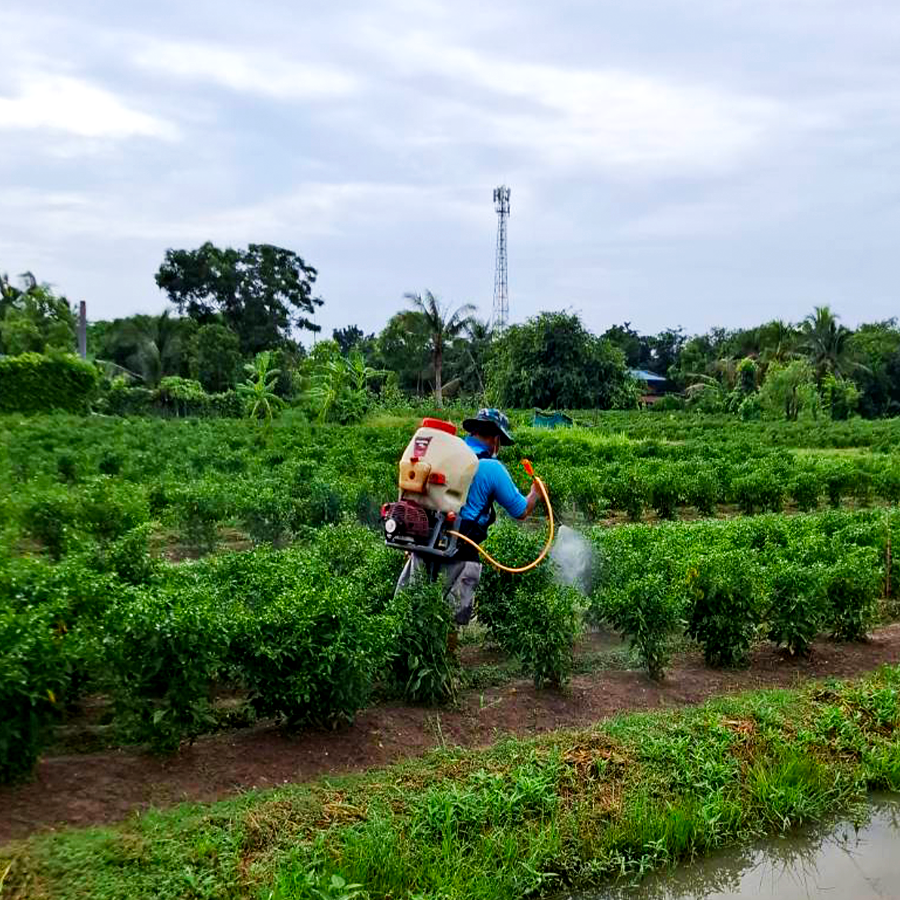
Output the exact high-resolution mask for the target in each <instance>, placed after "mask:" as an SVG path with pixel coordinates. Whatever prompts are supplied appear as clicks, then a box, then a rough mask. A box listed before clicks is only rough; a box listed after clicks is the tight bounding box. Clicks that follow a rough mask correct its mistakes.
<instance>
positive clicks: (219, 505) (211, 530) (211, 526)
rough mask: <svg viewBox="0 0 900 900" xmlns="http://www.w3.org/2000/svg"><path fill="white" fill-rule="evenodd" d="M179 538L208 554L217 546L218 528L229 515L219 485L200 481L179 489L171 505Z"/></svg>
mask: <svg viewBox="0 0 900 900" xmlns="http://www.w3.org/2000/svg"><path fill="white" fill-rule="evenodd" d="M174 505H175V517H176V521H177V523H178V526H179V530H180V533H181V536H182V538H183V539H184V540H185V541H186V542H187V544H188V545H189V546H190V547H192V548H193V549H195V550H197V551H198V552H201V553H209V552H211V551H212V550H213V549H215V546H216V544H217V542H218V528H219V525H220V523H221V522H222V521H223V520H224V519H225V517H226V515H227V514H228V507H229V499H228V497H226V495H225V493H224V491H223V489H222V487H221V485H219V484H217V483H215V482H210V481H200V482H197V483H195V484H190V485H184V486H182V487H181V488H180V489H179V491H178V493H177V495H176V497H175V501H174Z"/></svg>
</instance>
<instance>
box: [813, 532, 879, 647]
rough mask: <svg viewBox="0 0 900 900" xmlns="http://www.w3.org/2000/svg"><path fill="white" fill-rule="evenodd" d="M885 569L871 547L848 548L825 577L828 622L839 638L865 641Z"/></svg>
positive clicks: (834, 635) (833, 632)
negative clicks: (882, 568)
mask: <svg viewBox="0 0 900 900" xmlns="http://www.w3.org/2000/svg"><path fill="white" fill-rule="evenodd" d="M881 579H882V572H881V566H880V554H879V553H878V551H877V550H876V549H875V548H872V547H859V548H856V549H855V550H845V551H844V552H843V553H841V555H840V557H839V558H837V559H835V560H834V562H833V563H832V564H831V566H830V567H829V569H828V573H827V575H826V577H825V593H826V598H827V612H826V624H827V625H828V627H829V628H830V630H831V634H832V636H833V637H835V638H836V639H837V640H840V641H864V640H865V639H866V633H867V631H868V630H869V628H870V627H871V625H872V623H873V622H874V619H875V614H876V611H877V604H878V595H879V593H880V591H881V583H882V582H881Z"/></svg>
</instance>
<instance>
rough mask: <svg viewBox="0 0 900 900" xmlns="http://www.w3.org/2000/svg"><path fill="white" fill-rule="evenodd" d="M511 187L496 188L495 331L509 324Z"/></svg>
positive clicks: (492, 319)
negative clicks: (508, 248)
mask: <svg viewBox="0 0 900 900" xmlns="http://www.w3.org/2000/svg"><path fill="white" fill-rule="evenodd" d="M509 194H510V191H509V188H508V187H507V186H506V185H501V186H500V187H498V188H494V209H495V210H496V211H497V256H496V263H495V266H494V312H493V315H492V316H491V324H492V326H493V329H494V331H502V330H503V329H504V328H506V326H507V325H508V324H509V273H508V271H507V262H506V220H507V219H508V218H509Z"/></svg>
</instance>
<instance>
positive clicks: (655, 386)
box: [628, 369, 672, 406]
mask: <svg viewBox="0 0 900 900" xmlns="http://www.w3.org/2000/svg"><path fill="white" fill-rule="evenodd" d="M628 372H629V373H630V375H631V377H632V378H633V379H634V380H635V381H639V382H642V384H643V386H644V393H643V394H642V395H641V403H642V404H643V405H644V406H653V404H654V403H656V402H657V401H659V400H661V399H662V398H663V397H664V396H665V395H666V394H670V393H671V392H672V389H671V386H670V385H669V379H668V378H663V376H662V375H656V374H655V373H653V372H648V371H647V370H646V369H629V370H628Z"/></svg>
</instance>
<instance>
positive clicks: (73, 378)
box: [0, 353, 100, 414]
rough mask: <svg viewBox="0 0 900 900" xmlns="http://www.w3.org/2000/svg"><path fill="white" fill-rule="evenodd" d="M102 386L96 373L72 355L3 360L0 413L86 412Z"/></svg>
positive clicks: (0, 364) (26, 355)
mask: <svg viewBox="0 0 900 900" xmlns="http://www.w3.org/2000/svg"><path fill="white" fill-rule="evenodd" d="M99 383H100V376H99V374H98V372H97V370H96V369H95V368H94V367H93V366H92V365H91V364H90V363H87V362H85V361H84V360H81V359H79V358H78V357H77V356H74V355H71V354H66V353H51V354H49V355H47V356H43V355H41V354H40V353H23V354H21V355H20V356H6V357H0V412H7V413H9V412H19V413H28V414H33V413H44V412H51V411H53V410H63V411H65V412H72V413H86V412H87V411H88V408H89V406H90V402H91V400H92V399H93V396H94V393H95V391H96V389H97V385H98V384H99Z"/></svg>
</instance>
